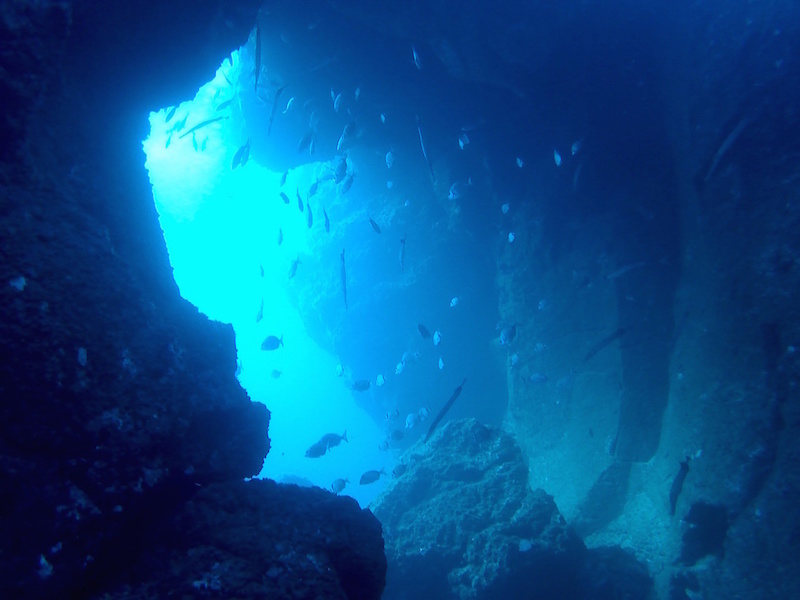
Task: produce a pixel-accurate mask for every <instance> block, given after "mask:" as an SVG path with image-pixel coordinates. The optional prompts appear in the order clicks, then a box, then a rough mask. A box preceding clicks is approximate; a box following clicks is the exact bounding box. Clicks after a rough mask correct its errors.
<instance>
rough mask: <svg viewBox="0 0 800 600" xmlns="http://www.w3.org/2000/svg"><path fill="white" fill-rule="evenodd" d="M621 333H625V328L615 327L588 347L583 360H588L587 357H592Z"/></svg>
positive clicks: (619, 336)
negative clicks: (611, 331) (613, 330)
mask: <svg viewBox="0 0 800 600" xmlns="http://www.w3.org/2000/svg"><path fill="white" fill-rule="evenodd" d="M623 335H625V329H623V328H622V327H620V328H619V329H617V330H616V331H615V332H614V333H612V334H611V335H607V336H606V337H604V338H603V339H602V340H600V341H599V342H597V343H596V344H595V345H594V346H592V347H591V348H590V349H589V352H587V353H586V356H585V357H584V359H583V362H588V361H589V359H590V358H592V357H593V356H594V355H595V354H597V353H598V352H600V350H602V349H603V348H605V347H606V346H608V345H609V344H610V343H611V342H613V341H614V340H617V339H619V338H621V337H622V336H623Z"/></svg>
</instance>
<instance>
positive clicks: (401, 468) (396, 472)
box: [392, 463, 408, 479]
mask: <svg viewBox="0 0 800 600" xmlns="http://www.w3.org/2000/svg"><path fill="white" fill-rule="evenodd" d="M407 470H408V467H407V466H406V465H404V464H403V463H398V464H397V465H395V467H394V469H392V477H394V478H395V479H397V478H398V477H402V476H403V474H405V472H406V471H407Z"/></svg>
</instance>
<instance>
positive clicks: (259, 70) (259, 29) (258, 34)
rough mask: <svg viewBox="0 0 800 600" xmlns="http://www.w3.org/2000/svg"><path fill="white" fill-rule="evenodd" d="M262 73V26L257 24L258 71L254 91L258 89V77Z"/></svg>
mask: <svg viewBox="0 0 800 600" xmlns="http://www.w3.org/2000/svg"><path fill="white" fill-rule="evenodd" d="M260 74H261V28H260V27H259V26H258V24H256V72H255V83H254V84H253V91H254V92H255V91H258V77H259V75H260Z"/></svg>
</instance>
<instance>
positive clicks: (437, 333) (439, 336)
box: [433, 331, 442, 346]
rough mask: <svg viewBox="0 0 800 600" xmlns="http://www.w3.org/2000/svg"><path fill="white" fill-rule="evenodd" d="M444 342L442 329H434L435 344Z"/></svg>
mask: <svg viewBox="0 0 800 600" xmlns="http://www.w3.org/2000/svg"><path fill="white" fill-rule="evenodd" d="M441 343H442V332H441V331H434V332H433V345H434V346H438V345H439V344H441Z"/></svg>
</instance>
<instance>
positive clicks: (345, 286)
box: [342, 248, 347, 309]
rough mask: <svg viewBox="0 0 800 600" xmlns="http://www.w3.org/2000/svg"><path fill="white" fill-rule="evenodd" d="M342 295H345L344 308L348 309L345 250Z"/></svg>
mask: <svg viewBox="0 0 800 600" xmlns="http://www.w3.org/2000/svg"><path fill="white" fill-rule="evenodd" d="M342 294H343V295H344V307H345V309H346V308H347V270H346V269H345V266H344V248H342Z"/></svg>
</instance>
